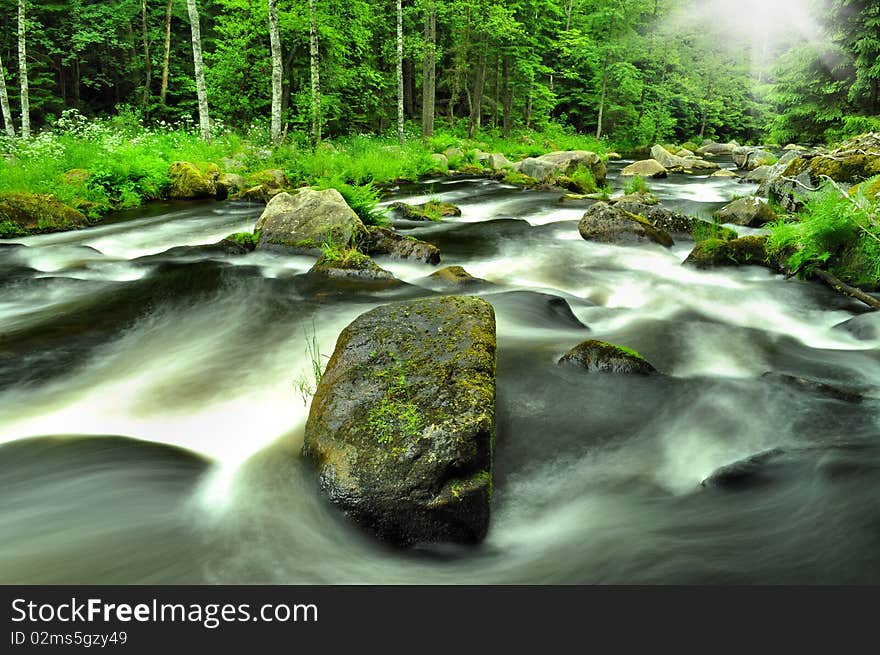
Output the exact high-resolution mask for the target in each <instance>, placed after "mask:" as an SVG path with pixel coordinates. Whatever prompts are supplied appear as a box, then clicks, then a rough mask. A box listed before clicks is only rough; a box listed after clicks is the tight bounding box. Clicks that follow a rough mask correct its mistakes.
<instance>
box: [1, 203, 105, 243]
mask: <svg viewBox="0 0 880 655" xmlns="http://www.w3.org/2000/svg"><path fill="white" fill-rule="evenodd" d="M88 224H89V221H88V219H87V218H86V217H85V216H84V215H83V214H82V213H81V212H79V211H77V210H76V209H74V208H73V207H68V206H67V205H65V204H64V203H63V202H61V201H60V200H58V199H57V198H56V197H55V196H50V195H38V194H34V193H6V194H3V195H0V238H11V237H21V236H26V235H28V234H40V233H43V232H61V231H63V230H74V229H77V228H80V227H85V226H86V225H88Z"/></svg>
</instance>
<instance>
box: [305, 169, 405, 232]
mask: <svg viewBox="0 0 880 655" xmlns="http://www.w3.org/2000/svg"><path fill="white" fill-rule="evenodd" d="M315 186H316V187H317V188H318V189H336V190H337V191H339V193H340V195H341V196H342V197H343V198H345V202H346V203H348V206H349V207H351V208H352V209H353V210H354V213H355V214H357V215H358V218H360V219H361V221H363V223H364V224H365V225H388V224H389V223H390V222H391V221H390V220H389V218H388V212H387V210H385V209H383V208H380V207H379V206H378V205H379V191H378V190H377V189H376V188H375V187H374V186H373V185H372V184H363V185H354V184H348V183H347V182H345V181H344V180H343V179H342V178H341V177H339V176H334V177H331V178H328V179H321V180H319V181H318V182H317V184H316V185H315Z"/></svg>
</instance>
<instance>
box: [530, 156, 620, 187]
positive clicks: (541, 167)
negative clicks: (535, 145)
mask: <svg viewBox="0 0 880 655" xmlns="http://www.w3.org/2000/svg"><path fill="white" fill-rule="evenodd" d="M579 168H585V169H587V170H589V171H590V172H591V173H592V174H593V179H595V180H596V184H599V185H600V186H601V185H602V184H604V183H605V173H606V170H605V163H604V162H603V161H602V159H601V158H600V157H599V155H597V154H596V153H594V152H590V151H589V150H565V151H560V152H549V153H547V154H546V155H541V156H540V157H529V158H528V159H524V160H523V161H522V162H520V163H519V168H518V170H519V172H521V173H522V174H523V175H528V176H529V177H533V178H535V179H536V180H538V181H539V182H542V183H545V184H553V183H555V181H556V179H557V178H558V177H560V176H567V177H571V174H572V173H574V172H575V171H577V170H578V169H579Z"/></svg>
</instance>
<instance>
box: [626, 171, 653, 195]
mask: <svg viewBox="0 0 880 655" xmlns="http://www.w3.org/2000/svg"><path fill="white" fill-rule="evenodd" d="M623 192H624V193H625V194H627V195H631V194H636V193H650V192H651V188H650V187H649V186H648V183H647V182H646V181H645V179H644V178H643V177H640V176H638V175H634V176H633V177H632V178H630V180H629V182H627V183H626V186H624V187H623Z"/></svg>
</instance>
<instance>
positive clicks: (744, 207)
mask: <svg viewBox="0 0 880 655" xmlns="http://www.w3.org/2000/svg"><path fill="white" fill-rule="evenodd" d="M715 219H716V220H717V221H718V222H719V223H728V224H730V225H744V226H746V227H761V226H762V225H766V224H767V223H772V222H774V221H775V220H776V212H774V211H773V209H772V208H771V207H770V205H769V204H768V203H767V202H766V201H765V200H762V199H761V198H757V197H755V196H751V197H748V198H737V199H736V200H734V201H733V202H731V203H728V204H727V205H725V206H724V207H722V208H721V209H719V210H718V211H716V212H715Z"/></svg>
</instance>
